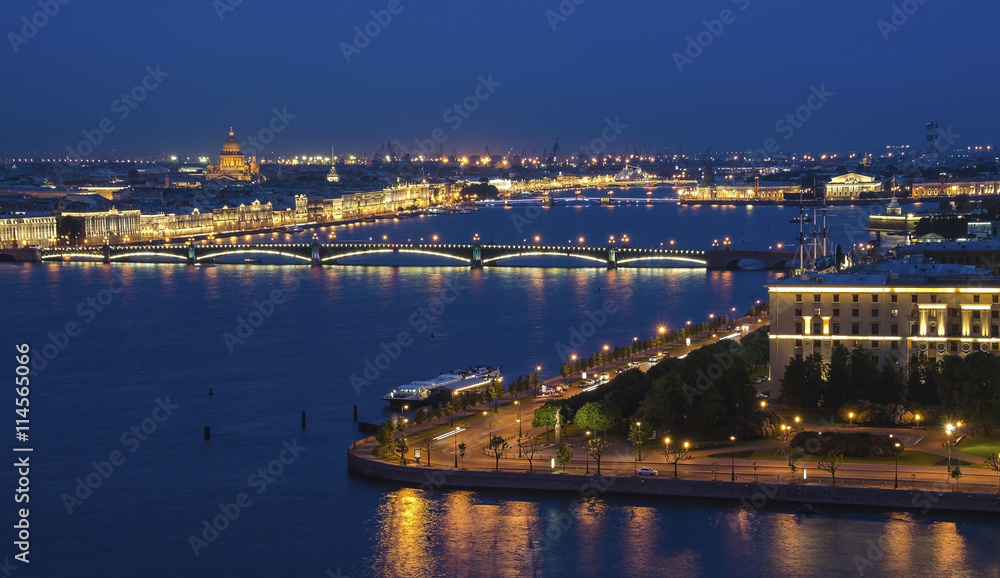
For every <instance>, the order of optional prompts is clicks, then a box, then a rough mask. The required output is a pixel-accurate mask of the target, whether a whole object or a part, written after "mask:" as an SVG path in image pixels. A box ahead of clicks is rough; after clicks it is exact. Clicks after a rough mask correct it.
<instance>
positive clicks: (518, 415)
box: [514, 399, 521, 458]
mask: <svg viewBox="0 0 1000 578" xmlns="http://www.w3.org/2000/svg"><path fill="white" fill-rule="evenodd" d="M514 407H516V408H517V457H519V458H520V457H521V402H520V401H519V400H516V399H515V400H514Z"/></svg>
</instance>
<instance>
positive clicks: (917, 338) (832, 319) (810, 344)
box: [767, 261, 1000, 398]
mask: <svg viewBox="0 0 1000 578" xmlns="http://www.w3.org/2000/svg"><path fill="white" fill-rule="evenodd" d="M767 289H768V292H769V294H770V316H771V334H770V345H771V383H770V385H771V397H772V398H777V397H779V396H780V395H781V379H782V377H784V373H785V366H786V365H788V362H789V360H791V359H793V358H801V357H805V356H809V355H811V354H813V353H819V354H820V355H821V356H822V358H823V361H824V362H829V361H830V356H831V353H832V351H833V348H834V347H835V346H837V345H843V346H844V347H847V348H848V349H853V348H854V347H856V346H858V345H861V346H864V347H866V348H868V349H870V350H871V351H872V353H874V354H875V356H876V357H877V358H878V360H879V363H880V364H881V363H882V362H883V361H884V360H885V359H886V358H887V357H888V356H889V355H893V356H895V357H896V358H897V359H898V360H899V361H900V363H903V364H905V363H906V362H908V361H909V359H910V356H911V355H913V354H915V353H926V354H927V355H928V356H930V357H932V358H939V357H942V356H946V355H965V354H968V353H971V352H973V351H992V352H993V353H1000V277H996V276H993V275H991V273H990V271H988V270H984V269H977V268H975V267H970V266H965V265H957V264H931V263H923V262H920V261H915V262H893V263H888V264H882V265H879V266H871V267H869V268H868V269H867V270H863V269H861V268H859V269H857V270H854V271H852V272H843V273H834V274H816V273H809V272H807V273H803V274H802V275H800V276H797V277H792V278H788V279H783V280H780V281H777V282H775V283H773V284H771V285H768V286H767Z"/></svg>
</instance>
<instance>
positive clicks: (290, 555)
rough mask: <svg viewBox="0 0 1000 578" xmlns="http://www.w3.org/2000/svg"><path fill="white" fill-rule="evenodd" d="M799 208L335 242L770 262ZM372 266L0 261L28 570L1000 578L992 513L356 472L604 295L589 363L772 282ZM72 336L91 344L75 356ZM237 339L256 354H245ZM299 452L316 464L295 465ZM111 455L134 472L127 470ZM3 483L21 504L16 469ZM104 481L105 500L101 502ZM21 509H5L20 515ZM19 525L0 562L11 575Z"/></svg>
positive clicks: (759, 277) (549, 217)
mask: <svg viewBox="0 0 1000 578" xmlns="http://www.w3.org/2000/svg"><path fill="white" fill-rule="evenodd" d="M865 211H867V208H856V209H848V208H838V209H837V210H836V213H837V214H836V216H834V217H831V219H832V220H833V221H834V223H835V225H834V227H833V234H834V239H835V240H836V241H837V242H840V243H843V244H845V245H846V244H847V243H848V242H850V241H852V240H861V239H862V238H863V235H861V234H860V233H859V232H857V231H856V230H855V226H856V224H857V221H858V217H859V215H863V214H864V212H865ZM795 214H797V209H794V208H778V207H756V208H748V207H709V206H703V207H675V206H656V207H651V208H650V207H641V206H640V207H614V208H607V207H580V208H565V207H556V208H552V209H545V210H539V211H537V212H535V211H531V212H528V210H527V209H525V208H520V209H490V210H481V211H479V212H477V213H475V214H472V215H453V216H447V217H425V218H422V219H408V220H403V221H399V222H387V223H379V224H374V225H364V226H354V227H341V228H338V229H336V236H337V238H338V239H341V240H347V239H368V238H373V239H379V238H381V237H382V236H383V235H384V236H385V237H386V238H388V239H391V240H395V241H403V240H406V239H413V240H416V239H419V238H421V237H425V238H430V236H431V235H435V234H436V235H439V238H440V240H441V241H442V242H467V241H468V240H469V239H471V237H472V235H473V234H475V233H478V234H480V235H481V237H482V238H483V239H484V240H488V239H489V238H490V237H491V236H492V237H493V238H494V240H495V241H496V242H513V241H520V240H521V239H531V238H533V237H534V236H535V235H539V236H541V237H542V238H543V239H544V242H550V243H561V242H566V241H567V240H569V239H574V240H575V239H577V238H578V237H580V236H584V237H585V239H586V241H587V242H594V243H595V244H601V243H603V242H606V240H607V238H608V237H609V236H610V235H615V236H616V237H620V235H622V234H623V233H625V234H628V235H629V236H630V237H631V238H632V239H633V244H635V245H643V246H659V245H660V244H661V243H664V244H669V242H670V241H671V240H673V241H674V242H675V246H681V247H691V248H701V247H706V246H708V245H710V244H711V241H712V240H713V239H715V238H721V237H725V236H729V237H731V238H732V239H734V243H735V245H736V246H745V247H752V248H766V247H767V246H773V245H775V244H776V243H779V242H781V243H791V242H793V241H794V240H795V237H796V235H797V226H795V225H790V224H789V223H788V220H789V219H790V218H791V217H792V216H794V215H795ZM514 215H519V216H520V217H523V218H512V216H514ZM525 220H527V221H528V222H527V223H525V222H524V221H525ZM331 232H332V230H331V229H326V230H322V231H319V232H318V234H319V235H325V236H327V237H328V236H329V235H330V234H331ZM310 237H311V233H306V234H303V235H300V236H299V238H303V239H308V238H310ZM358 259H359V261H358V262H359V263H364V264H356V265H352V266H346V267H327V268H322V269H319V268H317V269H311V268H307V267H301V266H295V267H292V266H270V265H259V266H245V265H233V266H223V265H220V266H217V267H188V266H184V265H168V264H128V265H114V266H104V265H101V264H90V263H74V264H13V265H11V264H8V265H4V266H3V267H0V295H2V296H3V303H4V313H5V315H4V317H5V319H4V321H5V323H4V325H3V326H2V329H0V336H2V340H0V342H2V343H3V344H4V345H3V346H4V347H8V348H9V349H10V351H9V354H10V357H8V361H7V362H6V364H5V365H4V367H6V368H7V369H6V371H8V372H9V375H10V374H12V373H13V360H12V357H13V346H14V344H15V343H19V342H24V341H26V342H29V343H31V344H32V346H33V347H34V348H35V349H36V350H38V351H42V350H45V348H46V347H48V349H47V352H48V353H50V354H53V355H50V357H52V359H44V362H43V361H42V360H39V362H38V363H37V364H36V365H37V367H38V368H39V369H40V370H39V371H36V373H35V376H34V380H33V387H32V392H31V406H30V408H31V413H30V418H31V430H30V434H31V438H30V443H31V445H32V446H33V447H34V448H35V451H34V453H33V454H32V455H31V464H32V466H33V467H32V469H31V494H30V495H31V502H30V507H31V565H30V567H24V566H23V565H22V568H19V569H18V574H20V573H21V572H24V573H25V574H26V575H28V574H30V573H31V572H34V573H35V575H38V576H63V575H69V574H76V575H87V576H140V575H141V576H238V575H247V576H263V575H279V576H316V577H322V576H327V575H328V574H327V570H330V572H331V573H332V574H333V575H336V574H337V573H338V571H339V573H340V574H341V575H394V576H439V575H469V576H475V575H508V576H522V575H524V576H528V575H538V576H571V575H595V574H615V575H619V574H627V575H643V574H647V575H722V574H726V575H756V576H772V575H789V576H795V575H809V574H814V575H856V574H857V569H856V567H857V564H859V563H862V561H867V560H869V558H870V561H871V562H872V564H873V566H863V567H864V568H865V569H866V575H876V574H881V575H895V576H899V575H927V576H932V575H933V576H940V575H966V576H973V575H976V576H979V575H994V576H995V575H997V574H998V572H1000V570H998V562H997V555H996V552H997V546H998V544H1000V529H998V527H997V525H996V524H995V523H994V522H993V521H992V520H989V519H984V518H980V517H957V518H951V517H949V516H945V515H935V512H933V511H932V512H930V513H929V514H927V515H919V514H913V513H900V512H869V511H844V510H821V511H820V512H819V514H818V515H816V516H811V517H805V516H801V515H798V514H796V513H794V512H791V511H788V510H787V509H784V508H782V507H774V508H765V509H763V510H760V511H745V510H743V509H742V508H740V505H739V504H736V503H729V502H720V503H716V502H692V503H687V502H684V501H679V500H655V499H649V500H633V499H624V498H591V499H584V498H581V497H579V496H573V495H551V494H543V495H534V494H530V493H496V492H466V491H455V492H436V493H431V492H425V491H421V490H417V489H412V488H399V487H396V486H391V485H385V484H380V483H373V482H370V481H368V480H363V479H358V478H353V477H351V476H349V475H348V474H347V472H346V466H345V449H344V448H345V447H346V446H347V445H348V444H350V442H351V441H353V440H354V439H357V438H358V437H359V434H358V433H357V431H356V428H355V424H354V423H353V421H352V407H353V406H354V405H357V406H358V411H359V417H360V418H361V419H362V420H366V421H381V420H383V419H385V417H386V416H387V413H386V412H385V410H384V409H383V405H384V404H383V402H382V401H381V397H382V396H383V395H384V394H385V393H386V392H387V391H388V390H390V389H392V388H393V387H395V386H397V385H399V384H402V383H407V382H409V381H411V380H414V379H424V378H428V377H432V376H434V375H437V373H439V372H441V371H444V370H450V369H454V368H456V367H460V366H467V365H470V364H486V363H489V364H502V365H503V367H504V371H505V373H507V374H508V375H517V374H520V373H526V372H528V371H530V370H531V369H532V368H533V367H534V366H535V365H536V364H539V365H542V367H543V372H542V373H543V374H544V375H545V376H551V375H553V374H555V373H556V372H557V370H558V366H559V363H560V359H559V357H558V354H557V350H556V345H557V344H558V343H560V342H561V343H568V340H569V337H570V332H571V330H572V329H574V328H579V326H580V323H581V321H582V320H583V319H584V316H585V315H586V313H587V312H593V311H595V310H598V309H600V308H601V307H602V306H604V304H605V303H606V302H607V301H609V300H610V301H612V302H613V303H614V304H615V308H616V312H615V313H613V314H611V315H609V316H608V320H607V322H606V323H605V324H604V325H603V326H602V327H601V328H600V330H599V331H598V333H597V335H595V336H594V337H592V338H590V339H589V340H588V342H587V343H586V344H584V345H583V346H582V347H580V348H579V350H580V351H581V352H588V353H589V352H592V351H596V350H598V349H599V348H600V346H601V345H602V344H603V343H611V344H626V343H628V342H630V341H631V339H632V337H633V336H635V335H640V336H649V335H652V334H653V332H654V331H655V327H656V326H657V325H658V324H660V323H665V324H667V325H668V326H670V327H678V326H680V325H682V324H683V323H684V322H685V321H686V320H688V319H691V320H702V319H704V318H706V317H707V316H708V314H709V313H715V314H723V313H726V312H728V311H729V309H730V308H732V307H736V308H737V309H738V311H740V312H742V311H745V310H746V308H747V307H748V306H749V305H750V304H752V303H753V302H754V301H755V300H756V299H762V298H764V297H765V295H766V292H765V290H764V289H763V284H764V283H766V282H768V281H769V280H772V279H774V275H773V274H772V273H770V272H766V271H744V272H706V271H705V270H703V269H683V268H674V269H666V268H664V269H633V270H630V269H622V270H618V271H613V272H608V271H605V270H603V269H567V268H545V269H538V268H534V269H532V268H529V269H525V268H513V267H498V268H491V269H486V270H482V271H470V270H468V269H467V268H464V267H451V266H450V265H449V264H448V263H441V262H439V261H435V260H433V259H431V260H430V261H421V262H418V263H419V264H421V265H424V266H422V267H407V268H393V267H383V266H366V265H373V264H378V263H379V261H378V259H379V257H365V258H358ZM542 263H544V264H551V265H559V266H561V265H565V264H566V263H564V262H561V261H558V260H557V261H542V262H540V263H539V264H542ZM119 289H120V290H119ZM445 290H448V291H449V292H450V293H449V294H455V295H457V296H456V298H455V299H454V301H452V302H451V303H448V304H446V305H445V306H444V310H443V311H441V312H440V313H439V314H438V315H433V317H434V319H433V321H431V322H430V323H428V324H427V326H426V328H424V327H423V325H422V324H418V323H414V322H413V321H412V319H413V316H414V314H417V315H418V316H419V314H420V310H421V308H427V307H430V306H431V305H432V304H433V303H434V301H435V299H436V298H438V297H440V296H441V295H442V292H443V291H445ZM275 296H277V297H278V298H279V299H276V300H274V301H269V299H273V298H274V297H275ZM91 300H92V301H91ZM277 301H280V303H278V302H277ZM272 306H273V311H272V310H271V309H270V308H271V307H272ZM261 309H262V310H263V311H265V312H269V314H268V315H266V316H265V315H263V314H261V315H260V316H259V317H254V318H253V321H255V325H256V327H254V328H252V332H251V333H250V334H249V335H248V334H247V333H246V331H244V332H243V333H242V334H240V333H239V332H238V329H239V326H240V322H239V319H241V318H242V319H244V320H246V319H249V318H250V317H251V314H253V312H254V311H257V310H261ZM258 321H259V322H260V323H256V322H258ZM70 322H73V323H76V324H78V326H79V327H80V333H79V335H77V336H74V337H69V338H68V339H65V338H63V337H62V336H61V332H63V331H64V330H65V327H66V324H67V323H70ZM402 331H406V332H408V334H409V335H410V336H411V337H412V339H413V343H412V345H409V346H406V347H401V348H400V352H399V354H398V357H397V359H396V360H395V361H394V362H393V363H392V364H390V365H389V367H388V368H386V369H384V370H381V371H380V372H379V373H378V375H376V376H374V379H372V380H371V385H367V386H360V387H358V388H355V387H354V386H352V384H351V375H352V374H353V375H358V376H362V375H363V373H364V370H365V360H366V359H367V360H373V359H374V358H375V356H377V355H378V354H379V353H380V352H381V351H382V345H383V344H385V345H387V346H389V344H391V343H393V342H394V341H395V340H396V339H397V338H398V336H399V334H400V332H402ZM227 333H229V334H232V335H242V336H243V337H241V338H240V339H241V342H236V341H233V340H230V341H229V342H228V343H227V341H226V337H225V336H226V334H227ZM430 333H433V334H434V338H433V339H431V337H430ZM390 349H392V347H391V346H390ZM43 365H44V367H42V366H43ZM209 388H212V389H213V392H214V395H213V396H211V397H209V396H208V395H207V392H208V389H209ZM168 400H169V404H170V405H167V402H168ZM161 405H166V406H167V407H170V408H171V409H170V414H169V415H166V414H165V412H164V410H162V409H157V408H158V407H160V406H161ZM173 406H176V407H175V408H174V407H173ZM302 411H306V412H307V418H308V426H307V428H306V429H302V427H301V425H300V415H301V412H302ZM10 415H11V417H10V419H11V420H13V419H14V416H13V411H10ZM157 418H159V419H160V420H161V421H157ZM12 426H13V424H10V423H9V425H8V427H12ZM205 426H211V434H212V439H211V441H210V442H205V440H204V439H203V429H204V427H205ZM132 428H136V429H135V430H134V431H133V430H132ZM143 428H145V430H144V429H143ZM285 443H287V444H288V445H291V446H293V447H299V448H302V449H299V450H297V454H298V455H294V454H291V453H289V452H288V451H285V453H284V454H282V451H283V450H285V448H286V447H287V446H286V445H285ZM116 451H117V452H121V457H120V458H118V459H117V461H118V463H119V465H115V466H113V467H111V468H109V465H110V463H111V462H110V461H109V460H110V459H111V458H112V457H113V454H112V453H113V452H116ZM281 457H284V458H285V462H286V463H284V464H282V463H281V462H280V460H279V459H280V458H281ZM275 460H279V461H277V462H276V461H275ZM104 462H108V463H107V464H105V463H104ZM269 466H270V467H271V472H270V473H268V471H267V468H268V467H269ZM98 470H99V471H101V472H103V475H102V474H101V473H98ZM258 470H263V472H259V471H258ZM4 476H5V478H6V483H7V484H8V486H7V487H8V488H9V489H10V490H13V488H14V487H15V486H16V484H17V479H16V477H15V472H14V470H13V469H12V468H8V469H6V470H5V474H4ZM88 476H90V480H89V481H91V482H92V485H96V484H98V483H99V486H98V487H97V488H96V489H91V488H89V487H88V488H85V486H86V481H87V479H88ZM78 478H79V481H78ZM81 483H82V484H84V486H81V487H80V488H79V489H78V486H80V484H81ZM78 491H79V494H78V496H84V497H82V498H80V497H77V496H75V494H76V493H77V492H78ZM88 492H89V494H88ZM11 493H13V492H11ZM241 493H245V494H246V495H247V498H249V500H250V501H249V503H247V502H246V500H245V499H244V500H243V502H242V503H243V504H244V505H245V507H240V508H238V509H239V515H238V517H236V518H235V519H234V520H232V521H230V522H228V527H226V528H225V529H224V530H223V531H221V532H219V533H218V535H214V534H210V537H211V538H212V539H211V540H208V541H206V543H207V545H203V546H202V547H201V548H200V549H199V552H198V555H195V553H194V550H193V548H192V546H191V544H190V542H189V539H190V536H192V535H195V536H198V537H203V530H204V521H205V520H211V519H213V518H215V517H216V516H219V515H221V510H220V504H221V505H222V506H223V508H224V509H229V511H231V512H232V511H233V509H232V507H231V506H229V505H230V504H234V503H236V502H238V501H239V496H240V494H241ZM69 496H74V498H73V499H72V500H71V499H70V498H69ZM77 500H78V501H77ZM14 507H15V504H14V503H13V501H11V502H10V503H9V506H8V507H7V512H8V514H7V515H8V516H9V517H8V518H7V519H8V520H9V521H10V522H11V523H13V522H14V520H15V518H14V516H15V514H14ZM68 510H72V512H71V513H70V512H69V511H68ZM9 532H10V533H9V534H8V536H11V538H10V539H9V540H8V546H7V548H6V550H5V552H6V553H5V556H7V557H8V558H9V559H10V560H12V561H13V554H14V553H15V552H14V551H13V545H12V544H11V542H12V541H13V538H12V536H13V531H9ZM870 544H876V545H877V546H878V547H877V548H876V549H872V547H871V546H870ZM25 570H27V571H25Z"/></svg>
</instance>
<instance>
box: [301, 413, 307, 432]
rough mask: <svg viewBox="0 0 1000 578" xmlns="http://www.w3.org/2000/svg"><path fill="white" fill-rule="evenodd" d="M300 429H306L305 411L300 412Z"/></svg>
mask: <svg viewBox="0 0 1000 578" xmlns="http://www.w3.org/2000/svg"><path fill="white" fill-rule="evenodd" d="M302 429H306V412H302Z"/></svg>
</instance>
